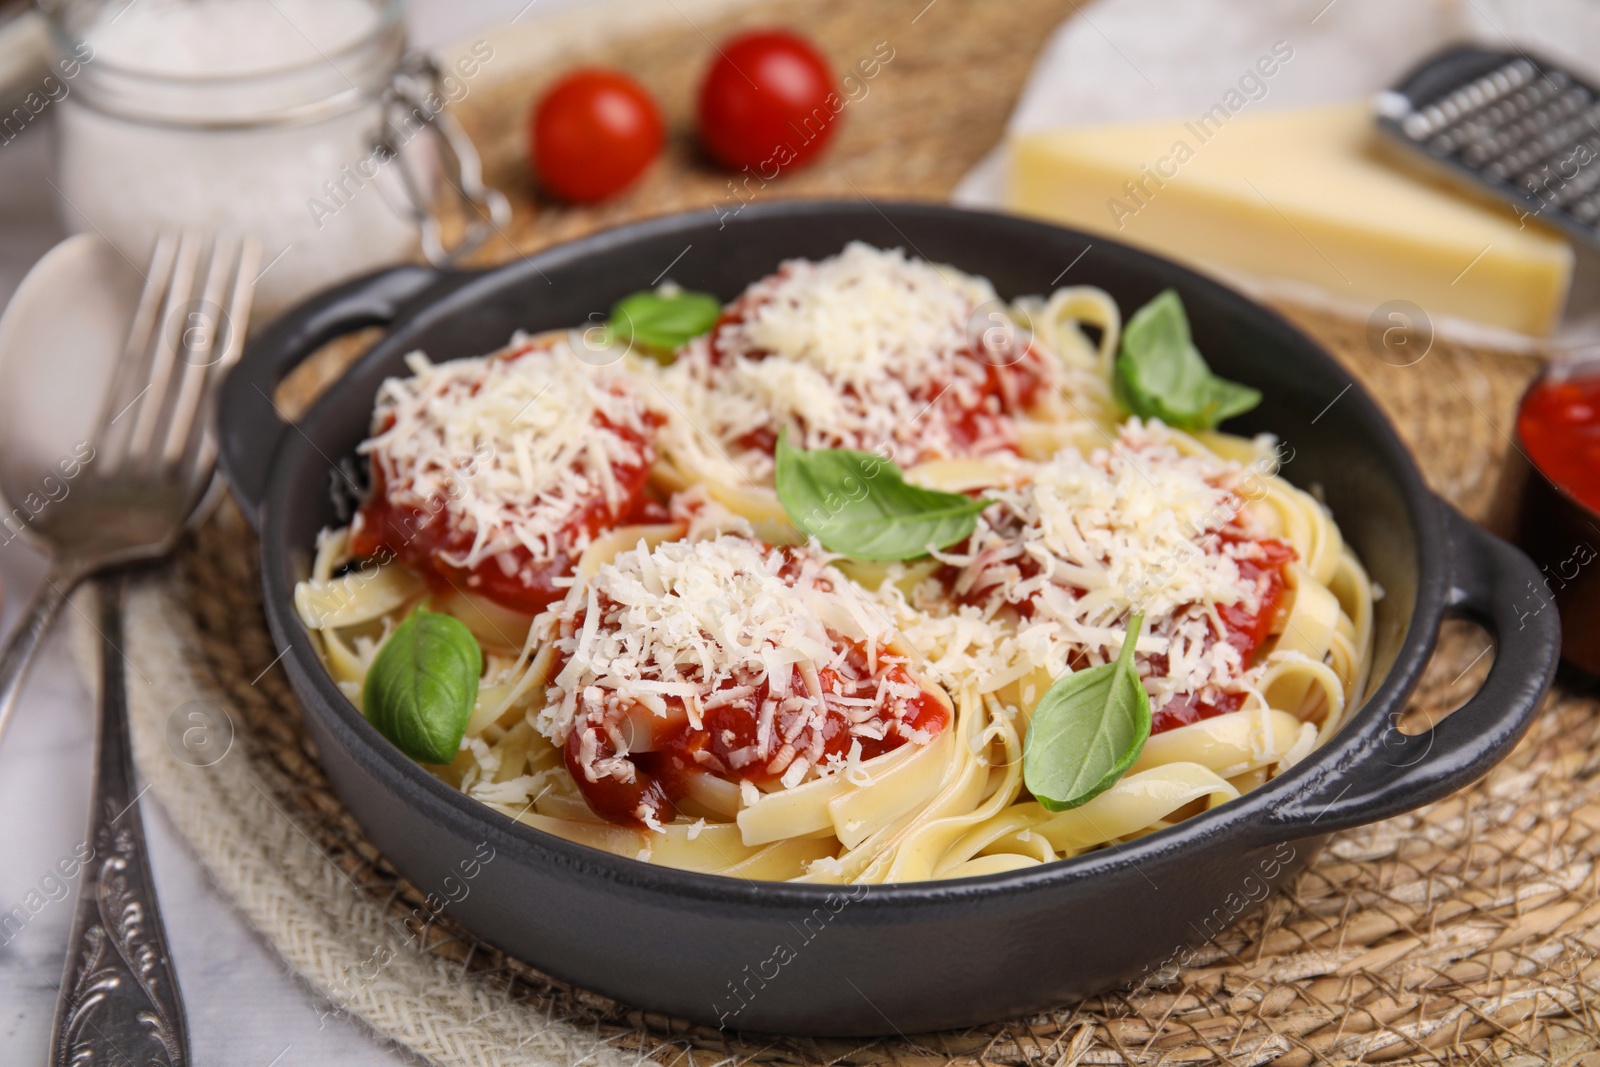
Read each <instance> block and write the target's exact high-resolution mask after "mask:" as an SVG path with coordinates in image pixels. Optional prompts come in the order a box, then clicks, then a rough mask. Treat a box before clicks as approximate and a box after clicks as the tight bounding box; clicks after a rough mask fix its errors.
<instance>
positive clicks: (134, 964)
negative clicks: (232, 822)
mask: <svg viewBox="0 0 1600 1067" xmlns="http://www.w3.org/2000/svg"><path fill="white" fill-rule="evenodd" d="M122 590H123V580H122V579H121V578H112V579H111V580H109V581H107V582H105V583H103V584H102V586H101V597H100V634H101V638H102V640H101V645H100V656H101V664H100V678H101V683H100V743H99V745H98V747H97V752H96V756H95V786H94V795H93V796H92V797H91V798H90V803H89V837H88V840H89V843H90V845H91V846H92V848H93V852H92V853H91V855H90V858H89V860H88V862H87V864H86V865H85V867H84V874H83V882H82V884H81V885H80V887H79V890H78V910H77V914H76V916H75V918H74V920H73V924H72V940H71V942H70V943H69V944H68V948H67V965H66V973H65V975H64V976H63V978H62V981H61V995H60V997H59V999H58V1000H57V1001H56V1018H55V1030H54V1033H53V1034H52V1038H51V1043H50V1063H51V1064H52V1067H69V1065H70V1067H92V1065H96V1064H125V1063H136V1064H140V1065H160V1067H188V1063H189V1035H188V1028H187V1026H186V1024H185V1022H184V1013H183V1000H182V998H181V996H180V995H179V993H178V981H177V976H176V974H174V972H173V967H172V957H171V954H170V953H169V952H168V950H167V937H166V931H165V930H163V929H162V926H161V915H160V912H159V910H158V909H157V905H156V892H155V883H154V882H153V881H152V880H151V877H150V862H149V857H148V854H147V852H146V850H145V840H144V827H143V824H142V822H141V821H140V818H139V808H138V801H139V796H140V795H142V794H137V793H135V791H134V788H133V785H134V783H133V758H132V751H131V748H132V746H131V745H130V743H129V736H128V708H127V691H126V684H125V674H124V665H123V655H122V648H121V645H122V635H123V626H122Z"/></svg>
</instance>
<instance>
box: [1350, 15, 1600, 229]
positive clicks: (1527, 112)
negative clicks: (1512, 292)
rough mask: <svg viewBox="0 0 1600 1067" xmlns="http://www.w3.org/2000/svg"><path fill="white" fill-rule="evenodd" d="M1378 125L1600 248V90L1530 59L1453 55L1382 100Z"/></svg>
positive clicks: (1528, 213)
mask: <svg viewBox="0 0 1600 1067" xmlns="http://www.w3.org/2000/svg"><path fill="white" fill-rule="evenodd" d="M1377 112H1378V126H1379V128H1380V129H1382V130H1383V131H1384V133H1386V134H1387V135H1388V136H1389V137H1390V138H1391V139H1392V140H1393V141H1395V142H1398V143H1399V144H1401V145H1404V146H1405V147H1406V148H1407V149H1410V150H1411V151H1412V152H1415V153H1420V154H1421V156H1422V157H1423V158H1426V159H1428V160H1430V161H1431V162H1432V163H1434V164H1435V165H1436V167H1437V168H1439V169H1440V170H1441V171H1442V172H1443V173H1444V174H1446V175H1448V176H1449V177H1451V178H1452V179H1454V180H1456V181H1458V182H1461V183H1464V184H1466V185H1468V186H1470V187H1471V188H1473V189H1476V190H1478V191H1480V192H1488V193H1491V194H1493V195H1495V196H1497V197H1499V198H1501V199H1503V200H1505V201H1507V202H1509V203H1510V204H1511V205H1512V206H1513V207H1514V208H1515V209H1516V212H1517V217H1518V218H1519V219H1523V220H1526V219H1528V218H1530V217H1531V218H1536V219H1539V220H1540V221H1543V222H1546V223H1549V224H1551V225H1553V226H1558V227H1560V228H1561V229H1563V230H1565V231H1566V232H1567V233H1568V234H1570V235H1571V236H1572V237H1574V238H1576V239H1577V240H1579V241H1582V242H1584V243H1585V244H1588V245H1590V246H1592V247H1596V248H1600V91H1597V90H1596V89H1595V88H1594V86H1592V85H1589V84H1586V83H1584V82H1582V81H1580V80H1579V79H1577V78H1575V77H1573V76H1572V75H1571V74H1569V73H1568V72H1566V71H1564V70H1561V69H1560V68H1558V67H1556V66H1553V65H1552V64H1550V63H1547V62H1545V61H1543V60H1541V59H1536V58H1534V57H1531V56H1528V55H1526V54H1524V53H1520V52H1494V51H1488V50H1485V49H1481V48H1475V47H1470V46H1469V47H1458V48H1452V49H1449V50H1447V51H1445V52H1441V53H1440V54H1438V55H1436V56H1434V57H1432V58H1431V59H1428V60H1427V61H1425V62H1424V63H1422V65H1420V66H1418V67H1417V68H1415V69H1414V70H1413V71H1412V72H1411V73H1410V74H1409V75H1408V76H1407V77H1406V79H1405V80H1404V81H1403V82H1402V83H1401V84H1400V85H1398V86H1396V87H1395V88H1394V89H1391V90H1389V91H1388V92H1385V93H1383V94H1381V95H1380V96H1379V97H1378V100H1377Z"/></svg>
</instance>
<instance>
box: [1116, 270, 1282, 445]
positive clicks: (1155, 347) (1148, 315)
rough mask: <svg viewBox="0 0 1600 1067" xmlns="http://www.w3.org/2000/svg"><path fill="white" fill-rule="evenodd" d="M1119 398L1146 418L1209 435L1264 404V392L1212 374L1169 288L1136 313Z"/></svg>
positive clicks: (1119, 367)
mask: <svg viewBox="0 0 1600 1067" xmlns="http://www.w3.org/2000/svg"><path fill="white" fill-rule="evenodd" d="M1114 373H1115V376H1116V380H1115V382H1114V383H1113V385H1114V388H1115V392H1116V396H1117V399H1118V400H1119V401H1120V402H1121V403H1122V405H1123V406H1124V407H1126V408H1127V409H1128V410H1129V411H1131V412H1133V413H1134V414H1135V415H1138V416H1140V417H1142V418H1147V419H1149V418H1156V419H1160V420H1161V421H1162V422H1164V423H1166V424H1167V425H1168V426H1173V427H1176V428H1177V429H1180V430H1209V429H1212V428H1214V427H1215V426H1216V425H1217V424H1218V423H1220V422H1222V420H1224V419H1229V418H1232V417H1233V416H1235V415H1242V414H1244V413H1245V412H1246V411H1249V410H1250V409H1251V408H1253V407H1255V406H1256V405H1257V404H1259V403H1261V393H1260V392H1259V391H1257V390H1255V389H1252V388H1250V387H1249V386H1248V385H1240V384H1239V383H1238V382H1230V381H1228V380H1226V379H1224V378H1219V377H1217V376H1216V375H1214V374H1212V373H1211V368H1210V367H1208V366H1207V365H1206V361H1205V359H1204V357H1202V356H1201V355H1200V350H1199V349H1197V348H1195V346H1194V341H1193V340H1192V339H1191V338H1190V336H1189V318H1188V316H1187V315H1185V314H1184V310H1183V301H1182V300H1180V299H1179V298H1178V294H1177V293H1176V292H1175V291H1173V290H1171V289H1168V290H1166V291H1165V292H1163V293H1162V294H1161V295H1160V296H1158V297H1156V298H1155V299H1154V300H1152V301H1150V303H1148V304H1146V305H1145V306H1144V307H1142V308H1140V309H1139V310H1138V311H1136V312H1135V313H1134V315H1133V317H1132V318H1131V319H1129V320H1128V325H1127V326H1126V327H1125V328H1124V329H1123V331H1122V343H1121V345H1120V348H1119V351H1118V353H1117V362H1116V367H1115V372H1114Z"/></svg>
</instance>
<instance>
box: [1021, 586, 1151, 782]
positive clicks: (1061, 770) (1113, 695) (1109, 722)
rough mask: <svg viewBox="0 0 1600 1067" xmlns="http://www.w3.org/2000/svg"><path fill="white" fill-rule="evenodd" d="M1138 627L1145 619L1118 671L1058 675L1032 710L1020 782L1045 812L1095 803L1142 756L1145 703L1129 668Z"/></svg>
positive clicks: (1133, 630)
mask: <svg viewBox="0 0 1600 1067" xmlns="http://www.w3.org/2000/svg"><path fill="white" fill-rule="evenodd" d="M1143 625H1144V616H1143V615H1135V616H1133V618H1132V619H1130V620H1129V621H1128V636H1127V637H1125V638H1124V639H1123V641H1122V651H1121V652H1120V653H1119V654H1118V656H1117V659H1116V662H1115V663H1106V664H1102V665H1101V666H1099V667H1089V668H1087V669H1086V670H1081V671H1078V672H1076V673H1075V674H1067V675H1063V676H1062V677H1061V678H1059V679H1057V681H1056V683H1055V684H1054V685H1052V686H1051V687H1050V688H1049V689H1048V690H1047V691H1046V692H1045V694H1044V697H1043V699H1041V700H1040V701H1039V704H1038V706H1037V707H1035V708H1034V709H1033V716H1032V719H1031V720H1030V722H1029V723H1028V736H1027V737H1026V739H1024V741H1023V743H1022V780H1023V782H1024V783H1025V784H1026V785H1027V787H1028V791H1029V792H1030V793H1032V794H1033V795H1034V799H1036V800H1038V801H1039V803H1040V804H1041V805H1043V806H1044V808H1045V809H1046V810H1048V811H1065V810H1066V809H1068V808H1076V807H1078V806H1079V805H1080V804H1084V803H1086V802H1088V801H1090V800H1093V799H1094V798H1095V797H1097V796H1099V795H1100V794H1101V793H1104V792H1105V791H1106V790H1107V789H1110V788H1111V787H1112V786H1113V785H1115V784H1116V782H1117V779H1118V778H1121V777H1122V776H1123V775H1124V774H1126V773H1127V772H1128V768H1129V767H1131V766H1133V763H1134V761H1135V760H1137V759H1138V758H1139V753H1140V752H1143V751H1144V743H1145V741H1146V739H1148V738H1149V736H1150V695H1149V694H1148V693H1146V692H1145V691H1144V686H1143V684H1141V683H1140V681H1139V671H1138V669H1137V668H1136V667H1135V666H1134V662H1133V646H1134V643H1135V642H1136V641H1137V640H1138V639H1139V630H1140V628H1141V627H1142V626H1143Z"/></svg>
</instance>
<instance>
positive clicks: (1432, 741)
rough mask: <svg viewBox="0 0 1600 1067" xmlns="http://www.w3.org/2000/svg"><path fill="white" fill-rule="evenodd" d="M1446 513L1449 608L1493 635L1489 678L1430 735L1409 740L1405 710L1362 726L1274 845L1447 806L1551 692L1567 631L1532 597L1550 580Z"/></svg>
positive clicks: (1277, 826) (1285, 817) (1287, 811)
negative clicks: (1441, 804) (1437, 803)
mask: <svg viewBox="0 0 1600 1067" xmlns="http://www.w3.org/2000/svg"><path fill="white" fill-rule="evenodd" d="M1439 509H1440V511H1441V513H1442V515H1443V517H1444V526H1445V532H1446V535H1447V545H1448V551H1449V553H1450V554H1449V559H1450V563H1451V568H1452V573H1451V579H1450V589H1449V592H1448V594H1447V607H1446V611H1447V612H1448V613H1449V614H1452V615H1457V616H1462V617H1465V618H1468V619H1471V620H1472V621H1474V622H1477V623H1478V624H1479V625H1481V626H1483V627H1484V629H1485V630H1487V631H1488V632H1489V635H1490V637H1491V638H1492V639H1493V641H1494V646H1495V659H1494V665H1493V666H1492V667H1491V668H1490V669H1489V676H1488V677H1487V678H1486V679H1485V680H1484V683H1483V685H1482V687H1481V688H1480V689H1479V690H1478V692H1477V693H1476V694H1474V695H1473V697H1472V698H1471V699H1469V700H1468V701H1467V702H1466V703H1465V704H1463V705H1462V706H1461V707H1459V708H1457V709H1456V710H1455V711H1453V712H1451V713H1450V714H1449V715H1447V716H1446V717H1445V718H1444V719H1443V720H1442V721H1440V722H1438V723H1437V724H1435V725H1434V727H1433V728H1432V729H1431V730H1428V731H1425V732H1423V733H1419V734H1404V733H1401V732H1400V730H1399V729H1398V728H1397V724H1398V722H1399V719H1400V715H1401V713H1402V712H1403V711H1404V710H1405V706H1404V704H1401V705H1400V706H1398V707H1395V708H1393V709H1391V711H1390V714H1388V715H1386V716H1379V717H1377V718H1375V719H1374V720H1373V721H1371V722H1367V723H1365V724H1363V725H1364V727H1365V728H1364V729H1362V730H1361V731H1360V733H1359V734H1358V735H1357V736H1356V737H1354V738H1351V739H1350V741H1349V742H1348V743H1347V744H1345V745H1344V751H1343V752H1342V753H1340V755H1339V757H1338V758H1336V759H1334V760H1331V761H1329V762H1328V765H1327V769H1326V770H1324V771H1323V772H1322V773H1321V774H1320V775H1319V776H1317V777H1312V778H1308V779H1307V780H1306V782H1305V783H1304V785H1303V788H1302V789H1301V790H1300V791H1299V792H1298V793H1296V794H1295V795H1293V796H1291V797H1290V798H1288V799H1287V800H1286V801H1285V802H1283V803H1281V804H1280V805H1279V806H1278V807H1277V808H1276V809H1274V810H1273V812H1272V814H1271V815H1270V816H1269V817H1268V819H1267V820H1266V827H1265V829H1266V831H1267V834H1266V836H1268V837H1270V838H1272V839H1273V840H1277V841H1282V840H1284V839H1285V838H1286V837H1287V838H1296V837H1307V836H1311V835H1313V834H1324V833H1331V832H1333V831H1335V830H1343V829H1348V828H1349V827H1352V826H1362V825H1365V824H1367V823H1373V822H1379V821H1381V820H1383V819H1387V818H1391V817H1392V816H1395V815H1399V814H1401V813H1403V812H1407V811H1410V810H1412V809H1414V808H1420V807H1422V806H1423V805H1424V804H1431V803H1433V802H1434V801H1436V800H1442V799H1444V798H1445V797H1447V796H1449V795H1450V794H1452V793H1454V792H1455V791H1456V790H1458V789H1462V788H1464V787H1465V786H1467V785H1469V784H1471V783H1472V782H1474V781H1477V780H1478V779H1479V778H1481V777H1482V776H1483V775H1484V774H1486V773H1488V771H1489V768H1491V767H1493V766H1494V765H1495V764H1496V763H1498V762H1500V761H1501V760H1502V759H1504V758H1505V757H1506V756H1508V755H1510V753H1511V750H1512V749H1513V748H1515V747H1516V744H1517V742H1518V741H1519V740H1520V739H1521V737H1522V735H1523V733H1525V732H1526V731H1527V729H1528V726H1529V724H1531V723H1532V722H1533V717H1534V714H1535V712H1537V711H1538V709H1539V705H1540V703H1541V702H1542V701H1543V699H1544V695H1545V693H1546V692H1548V691H1549V688H1550V682H1551V680H1552V679H1553V678H1554V676H1555V669H1556V663H1557V661H1558V660H1559V658H1560V651H1561V624H1560V622H1559V620H1558V619H1557V617H1556V612H1555V610H1554V608H1553V607H1551V608H1550V609H1549V610H1544V611H1534V610H1528V608H1529V604H1530V600H1529V591H1530V589H1537V588H1538V587H1539V583H1541V582H1543V581H1544V575H1543V574H1542V573H1540V571H1539V569H1538V568H1537V567H1535V566H1534V564H1533V561H1532V560H1530V559H1528V557H1527V556H1525V555H1523V554H1522V552H1521V551H1519V550H1518V549H1517V548H1515V547H1513V546H1512V545H1509V544H1507V543H1506V542H1505V541H1502V540H1500V539H1499V538H1498V537H1495V536H1494V535H1493V534H1490V533H1489V532H1488V531H1486V530H1484V529H1482V528H1481V527H1479V526H1478V525H1476V524H1475V523H1473V522H1472V521H1471V520H1470V519H1467V518H1466V517H1465V516H1463V515H1462V514H1461V513H1460V512H1458V511H1456V510H1455V509H1454V508H1453V507H1451V506H1450V505H1448V504H1446V503H1444V502H1443V501H1439ZM1533 603H1534V604H1535V605H1536V604H1537V602H1533ZM1335 743H1338V742H1337V741H1336V742H1335Z"/></svg>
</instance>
